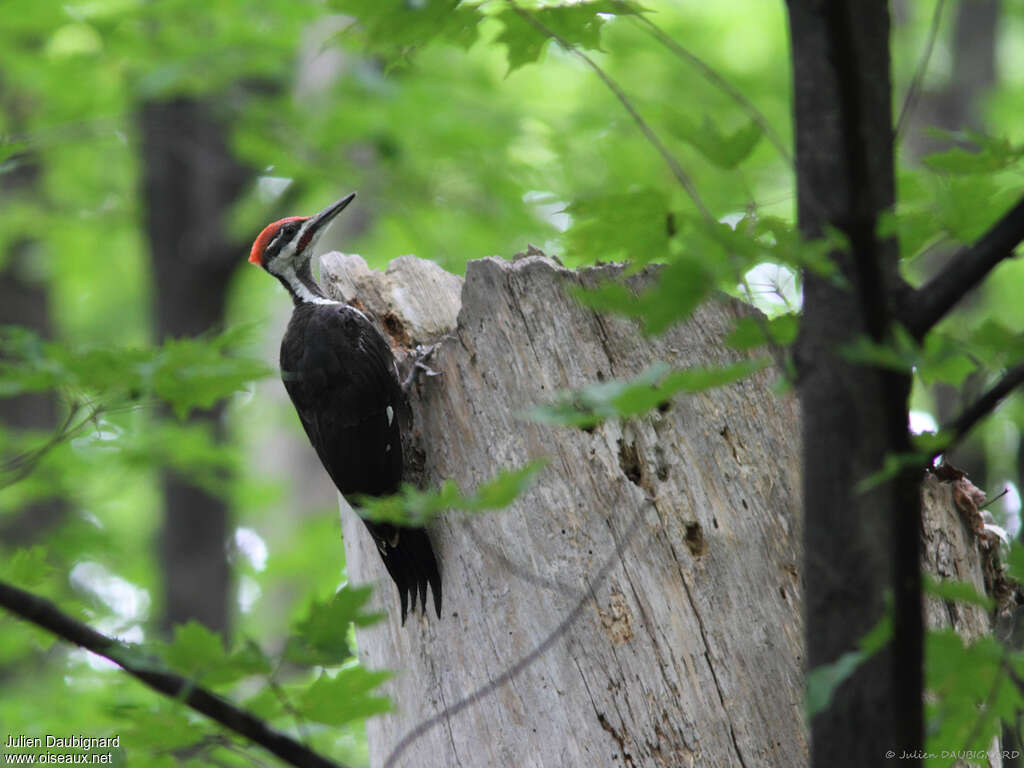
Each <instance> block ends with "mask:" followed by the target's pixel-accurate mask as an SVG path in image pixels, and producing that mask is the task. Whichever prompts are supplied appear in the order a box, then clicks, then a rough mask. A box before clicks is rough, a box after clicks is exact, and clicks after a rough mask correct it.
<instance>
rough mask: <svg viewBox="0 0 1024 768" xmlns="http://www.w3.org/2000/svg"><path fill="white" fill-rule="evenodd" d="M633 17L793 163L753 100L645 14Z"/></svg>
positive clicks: (777, 135)
mask: <svg viewBox="0 0 1024 768" xmlns="http://www.w3.org/2000/svg"><path fill="white" fill-rule="evenodd" d="M633 18H634V19H635V20H636V23H637V24H639V25H641V26H643V27H645V28H646V29H647V30H648V31H649V32H650V33H651V35H653V36H654V39H656V40H657V41H658V42H659V43H661V44H662V45H664V46H665V47H666V48H668V49H669V50H670V51H671V52H672V53H674V54H675V55H676V56H678V57H679V58H681V59H683V60H685V61H686V62H688V63H689V64H690V65H691V66H693V67H694V68H695V69H696V70H697V71H698V72H700V74H701V76H703V78H704V79H705V80H707V81H708V82H709V83H711V84H712V85H713V86H715V87H716V88H718V89H719V90H720V91H722V92H723V93H725V95H726V96H728V97H729V98H731V99H732V100H733V101H735V102H736V103H737V104H738V105H739V107H740V109H742V110H743V111H744V112H746V113H747V117H749V118H750V119H751V120H752V121H753V122H754V123H756V124H757V126H758V127H759V128H760V129H761V132H762V133H764V135H765V136H766V137H767V138H768V141H770V142H771V143H772V146H774V147H775V149H776V150H778V152H779V154H780V155H781V156H782V159H783V160H785V161H786V162H787V163H788V164H789V165H791V166H792V165H793V156H792V155H791V154H790V153H789V150H788V149H786V145H785V143H784V142H783V141H782V138H781V137H780V136H779V134H778V133H776V131H775V129H774V128H772V125H771V123H769V122H768V118H766V117H765V116H764V115H763V114H762V113H761V111H760V110H759V109H758V108H757V107H755V106H754V104H753V102H751V101H750V100H749V99H748V98H747V97H746V96H744V95H743V94H742V93H740V92H739V91H738V90H737V89H736V88H735V87H733V85H732V84H731V83H730V82H729V81H728V80H726V79H725V78H724V77H722V76H721V75H720V74H718V72H716V71H715V70H714V69H713V68H712V67H711V65H710V64H708V63H707V62H705V61H704V60H703V59H701V58H700V57H698V56H697V55H696V54H694V53H692V52H691V51H688V50H687V49H686V48H684V47H683V46H681V45H680V44H679V43H677V42H676V41H675V40H673V39H672V38H671V37H669V36H668V35H667V34H666V33H665V32H664V30H662V29H661V27H659V26H658V25H657V24H655V23H654V22H653V21H651V20H650V19H648V18H647V17H646V16H643V15H638V16H634V17H633Z"/></svg>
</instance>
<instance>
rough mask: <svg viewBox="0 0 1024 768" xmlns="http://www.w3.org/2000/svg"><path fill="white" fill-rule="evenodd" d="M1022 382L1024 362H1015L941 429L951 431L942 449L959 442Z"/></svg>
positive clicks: (1023, 378) (1023, 379) (1023, 382)
mask: <svg viewBox="0 0 1024 768" xmlns="http://www.w3.org/2000/svg"><path fill="white" fill-rule="evenodd" d="M1021 384H1024V363H1017V365H1015V366H1014V367H1013V368H1011V369H1010V370H1008V371H1007V372H1006V373H1005V374H1004V375H1003V378H1001V379H1000V380H999V381H998V382H996V383H995V385H994V386H993V387H992V388H991V389H990V390H988V392H986V393H985V394H983V395H982V396H981V397H979V398H978V399H977V400H975V401H974V403H973V404H972V405H971V406H969V407H968V408H967V409H966V410H965V411H964V412H963V413H961V414H960V415H959V416H958V417H957V418H956V420H955V421H954V422H953V423H952V424H950V425H949V427H947V428H946V429H944V430H943V431H947V430H948V431H949V432H951V433H952V437H951V438H950V441H949V444H948V445H946V446H945V447H944V448H943V450H944V451H946V450H949V448H950V446H952V445H953V444H954V443H957V442H959V441H960V440H961V439H962V438H963V437H964V435H966V434H967V433H968V432H970V431H971V429H973V428H974V426H975V425H976V424H977V423H978V422H979V421H981V420H982V419H983V418H985V417H986V416H988V415H989V414H990V413H991V412H992V411H994V410H995V408H996V406H997V405H999V403H1000V402H1001V401H1002V399H1003V398H1004V397H1006V396H1007V395H1008V394H1010V393H1011V392H1012V391H1013V390H1014V389H1016V388H1017V387H1019V386H1020V385H1021Z"/></svg>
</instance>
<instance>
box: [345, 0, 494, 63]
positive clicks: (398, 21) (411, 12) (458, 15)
mask: <svg viewBox="0 0 1024 768" xmlns="http://www.w3.org/2000/svg"><path fill="white" fill-rule="evenodd" d="M331 6H332V7H333V8H334V9H335V10H337V11H340V12H342V13H344V14H346V15H348V16H351V17H354V18H356V19H358V20H359V22H360V25H361V27H362V29H363V32H364V33H365V35H366V42H367V45H368V47H369V48H370V50H372V51H374V52H375V53H378V54H381V55H383V56H385V58H386V59H387V60H388V63H389V64H390V65H392V66H394V65H396V64H403V63H406V62H407V61H408V60H409V59H410V57H411V56H412V55H413V54H414V53H415V52H416V51H417V50H418V49H420V48H422V47H423V46H425V45H427V44H429V43H431V42H433V41H435V40H443V41H446V42H449V43H454V44H455V45H458V46H460V47H462V48H469V47H470V46H471V45H472V44H473V43H474V42H475V41H476V39H477V35H478V26H479V24H480V22H481V21H482V20H483V18H484V16H483V14H482V13H481V12H480V10H479V9H478V8H476V7H475V6H473V5H469V4H467V3H463V2H460V0H422V2H415V3H411V2H407V0H333V1H332V2H331Z"/></svg>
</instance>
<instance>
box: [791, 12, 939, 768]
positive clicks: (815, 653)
mask: <svg viewBox="0 0 1024 768" xmlns="http://www.w3.org/2000/svg"><path fill="white" fill-rule="evenodd" d="M788 5H789V21H790V36H791V40H792V48H793V82H794V109H795V123H796V158H797V161H796V164H797V200H798V218H799V223H800V229H801V231H802V232H803V233H804V235H805V237H807V238H808V239H814V238H818V237H821V236H822V234H823V233H824V231H825V229H826V227H835V228H836V229H838V230H839V231H840V232H842V233H843V234H844V235H845V236H846V238H847V239H848V241H849V247H848V249H846V250H844V251H837V252H835V253H833V254H832V258H833V260H834V261H835V263H836V264H837V266H838V268H839V270H840V271H841V273H842V276H843V277H844V278H845V281H846V283H847V285H846V286H845V287H844V286H840V285H839V284H838V283H837V281H835V280H833V279H826V278H822V277H820V276H816V275H814V274H811V273H808V274H806V276H805V284H804V317H803V320H802V322H801V334H800V338H799V340H798V343H797V348H796V356H797V365H798V370H799V382H798V386H799V393H800V400H801V405H802V409H803V414H804V421H803V442H804V450H803V453H804V505H805V535H804V547H805V552H804V559H805V570H804V582H805V587H804V589H805V592H804V594H805V610H806V625H805V626H806V640H807V667H808V669H814V668H816V667H818V666H820V665H822V664H829V663H831V662H834V661H836V659H838V658H839V657H840V656H841V655H842V654H843V653H846V652H848V651H851V650H853V649H854V648H855V647H856V645H857V642H858V641H859V640H860V638H861V637H862V636H864V635H865V634H866V633H867V632H868V631H869V630H871V629H872V627H874V626H875V624H876V623H877V622H878V621H879V620H880V619H881V618H882V616H883V614H884V612H885V603H884V593H885V591H886V590H887V589H890V588H891V589H892V590H893V595H894V597H895V606H894V609H895V610H894V639H893V642H892V643H891V644H890V645H889V646H888V647H887V648H886V649H885V650H884V651H882V652H880V653H878V654H876V655H875V656H874V657H873V658H872V659H871V660H870V661H869V662H867V663H864V664H862V665H861V666H860V667H859V668H858V669H857V670H856V671H855V672H854V674H853V675H852V677H851V678H850V679H849V680H847V681H846V682H845V683H844V684H843V685H841V686H840V687H839V688H838V689H837V691H836V692H835V695H834V697H833V700H832V703H831V706H829V707H828V708H827V709H826V710H825V711H824V712H822V713H820V714H819V715H817V716H816V717H815V718H814V720H813V721H812V723H811V741H812V746H811V754H812V764H813V765H816V766H826V765H827V766H836V765H851V766H853V765H855V766H865V765H878V764H882V763H883V762H884V755H885V753H886V752H887V751H888V750H895V751H896V753H897V754H899V752H900V750H902V749H908V750H913V749H917V748H918V747H919V746H920V744H921V740H922V737H923V728H922V719H921V695H922V675H923V672H922V664H921V659H922V655H921V641H922V613H921V598H920V578H921V577H920V570H919V565H918V563H919V561H920V556H919V552H920V530H921V528H920V501H919V498H918V496H917V493H918V490H917V480H918V479H919V477H915V476H912V475H911V476H902V477H899V478H897V479H896V480H895V481H891V482H887V483H885V484H882V485H880V486H878V487H876V488H874V489H873V490H871V491H870V492H866V493H857V492H856V491H855V490H854V488H855V486H856V485H857V484H858V482H860V481H861V480H863V479H865V478H867V477H868V476H870V475H871V474H873V473H874V472H877V471H878V470H879V469H881V467H882V462H883V459H884V457H885V456H887V455H890V454H894V453H902V452H906V451H907V450H908V449H909V445H908V437H907V396H908V394H909V391H910V380H909V378H908V377H906V376H903V375H899V374H895V373H892V372H887V371H881V370H876V369H872V368H867V367H861V366H854V365H852V364H851V363H850V362H848V361H847V360H846V359H845V358H844V357H843V356H842V355H841V354H840V352H839V350H840V349H841V348H842V347H843V346H844V345H846V344H848V343H850V342H852V341H853V340H854V339H855V338H857V337H858V336H861V335H866V336H868V337H870V338H872V339H875V340H876V341H882V340H884V339H885V337H886V334H887V333H888V330H889V328H890V324H891V320H892V307H893V305H894V303H895V300H896V298H897V297H898V296H899V295H900V294H901V293H902V292H903V286H902V284H901V281H900V279H899V277H898V274H897V270H896V266H897V251H896V244H895V243H894V242H891V241H879V240H878V239H877V238H876V236H875V232H876V231H877V229H876V224H877V221H878V216H879V214H880V213H881V212H882V211H884V210H886V209H888V208H890V207H891V206H892V204H893V200H894V191H893V189H894V184H893V152H892V141H893V131H892V114H891V106H890V99H891V85H890V71H889V12H888V5H887V3H886V2H885V0H831V1H830V2H822V0H789V3H788ZM908 762H909V763H911V764H916V763H917V762H918V761H901V765H905V764H907V763H908Z"/></svg>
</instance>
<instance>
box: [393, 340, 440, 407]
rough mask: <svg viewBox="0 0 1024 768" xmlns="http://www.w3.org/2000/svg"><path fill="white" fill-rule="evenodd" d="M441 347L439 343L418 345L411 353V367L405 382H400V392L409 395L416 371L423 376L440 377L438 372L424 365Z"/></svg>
mask: <svg viewBox="0 0 1024 768" xmlns="http://www.w3.org/2000/svg"><path fill="white" fill-rule="evenodd" d="M439 346H441V344H440V342H439V343H437V344H429V345H423V344H418V345H417V346H416V351H415V352H413V353H412V355H411V357H412V359H413V360H412V365H411V366H409V374H408V375H407V376H406V377H405V381H403V382H402V391H403V392H405V393H406V394H408V393H409V389H410V388H411V387H412V383H413V382H414V381H415V380H416V371H423V373H424V375H425V376H440V375H441V373H440V371H435V370H434V369H433V368H431V367H430V366H428V365H427V364H426V362H425V361H426V360H429V359H430V357H431V355H433V354H434V351H435V350H436V349H437V348H438V347H439Z"/></svg>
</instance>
